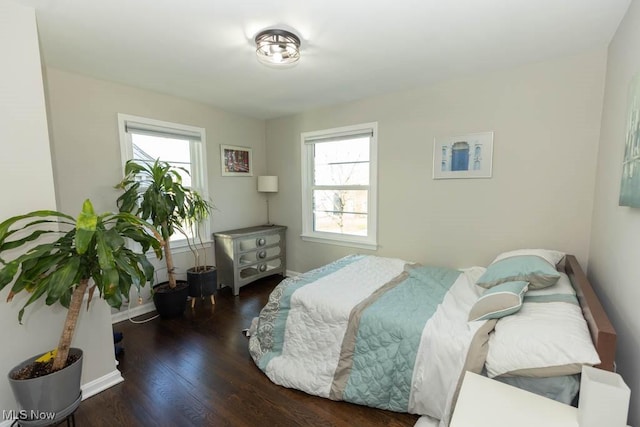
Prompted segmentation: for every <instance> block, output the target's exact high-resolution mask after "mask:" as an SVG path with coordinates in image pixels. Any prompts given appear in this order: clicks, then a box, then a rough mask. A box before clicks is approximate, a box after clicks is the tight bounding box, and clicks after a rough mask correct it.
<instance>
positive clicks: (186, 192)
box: [116, 159, 211, 288]
mask: <svg viewBox="0 0 640 427" xmlns="http://www.w3.org/2000/svg"><path fill="white" fill-rule="evenodd" d="M181 171H182V173H186V174H188V173H189V172H188V171H187V170H186V169H184V168H177V167H174V166H171V165H170V164H169V163H167V162H163V161H160V160H159V159H157V160H156V161H154V162H153V163H146V162H136V161H135V160H129V161H128V162H127V163H126V165H125V176H124V178H123V180H122V181H121V182H120V183H119V184H118V185H116V188H119V189H122V190H124V193H123V194H122V195H121V196H120V197H119V198H118V208H119V209H120V211H121V212H131V213H133V214H134V215H136V216H138V217H140V218H141V219H143V220H147V221H149V222H150V223H151V224H153V225H154V226H155V227H156V228H157V229H158V230H159V231H160V233H161V234H162V238H163V239H164V241H165V246H164V258H165V261H166V265H167V273H168V276H169V287H171V288H175V287H176V276H175V267H174V264H173V257H172V255H171V247H170V244H169V239H170V237H171V236H172V235H173V234H174V233H175V232H176V231H178V232H181V233H183V234H185V237H187V238H188V235H187V234H186V233H185V229H184V227H185V225H187V226H188V225H189V224H190V223H194V222H195V223H198V222H200V221H201V220H202V219H204V218H206V216H208V212H210V210H211V205H210V204H209V203H208V202H207V201H206V200H204V199H203V198H202V197H201V196H200V194H199V193H198V192H197V191H195V190H192V189H190V188H188V187H185V186H183V185H182V175H181ZM205 211H206V215H205Z"/></svg>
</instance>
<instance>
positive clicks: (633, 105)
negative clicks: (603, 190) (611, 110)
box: [618, 73, 640, 208]
mask: <svg viewBox="0 0 640 427" xmlns="http://www.w3.org/2000/svg"><path fill="white" fill-rule="evenodd" d="M625 138H626V139H625V144H624V159H623V160H622V179H621V180H620V199H619V201H618V205H620V206H629V207H632V208H640V73H638V74H636V75H635V77H634V78H633V80H631V86H630V88H629V106H628V108H627V129H626V132H625Z"/></svg>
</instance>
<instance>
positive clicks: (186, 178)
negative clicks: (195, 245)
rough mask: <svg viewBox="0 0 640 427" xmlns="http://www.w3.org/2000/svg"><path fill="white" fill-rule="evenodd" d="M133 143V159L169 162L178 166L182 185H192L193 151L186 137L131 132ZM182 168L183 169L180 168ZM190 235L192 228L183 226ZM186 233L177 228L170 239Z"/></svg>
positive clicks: (181, 238) (180, 236)
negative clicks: (177, 137)
mask: <svg viewBox="0 0 640 427" xmlns="http://www.w3.org/2000/svg"><path fill="white" fill-rule="evenodd" d="M131 142H132V145H133V159H134V160H137V161H142V162H145V163H153V162H154V161H155V160H156V159H160V160H161V161H164V162H168V163H169V164H170V165H171V166H173V167H175V168H177V169H176V170H177V172H178V173H179V174H180V176H181V177H182V185H184V186H185V187H191V182H192V180H191V173H192V171H191V169H192V168H191V151H190V143H189V141H187V140H184V139H175V138H169V137H161V136H156V135H144V134H137V133H131ZM180 168H182V169H180ZM183 169H185V170H186V172H185V170H183ZM183 229H184V231H186V232H187V235H188V236H189V237H193V236H192V233H191V230H189V229H188V228H187V227H183ZM184 238H185V236H184V234H182V233H181V232H179V231H178V230H175V232H174V234H173V235H172V236H171V237H170V238H169V240H170V241H172V242H173V241H178V240H183V239H184Z"/></svg>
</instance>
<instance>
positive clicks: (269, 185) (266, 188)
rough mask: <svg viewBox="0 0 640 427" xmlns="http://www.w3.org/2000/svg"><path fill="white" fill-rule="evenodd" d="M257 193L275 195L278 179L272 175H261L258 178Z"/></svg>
mask: <svg viewBox="0 0 640 427" xmlns="http://www.w3.org/2000/svg"><path fill="white" fill-rule="evenodd" d="M258 191H259V192H260V193H277V192H278V177H277V176H272V175H263V176H259V177H258Z"/></svg>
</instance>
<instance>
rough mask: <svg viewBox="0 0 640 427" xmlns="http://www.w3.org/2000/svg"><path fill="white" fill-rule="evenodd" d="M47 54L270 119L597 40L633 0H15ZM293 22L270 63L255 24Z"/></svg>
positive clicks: (70, 65)
mask: <svg viewBox="0 0 640 427" xmlns="http://www.w3.org/2000/svg"><path fill="white" fill-rule="evenodd" d="M13 1H15V2H17V3H20V4H23V5H27V6H31V7H34V8H35V9H36V13H37V20H38V28H39V32H40V39H41V46H42V51H43V57H44V62H45V63H46V65H48V66H51V67H56V68H60V69H63V70H68V71H72V72H75V73H79V74H84V75H88V76H93V77H96V78H100V79H104V80H111V81H116V82H121V83H125V84H128V85H132V86H137V87H142V88H146V89H150V90H154V91H158V92H163V93H167V94H171V95H176V96H180V97H184V98H189V99H193V100H197V101H201V102H204V103H207V104H210V105H214V106H217V107H219V108H222V109H224V110H227V111H231V112H236V113H240V114H243V115H247V116H252V117H257V118H273V117H279V116H284V115H288V114H292V113H296V112H299V111H303V110H307V109H311V108H316V107H321V106H326V105H331V104H337V103H341V102H345V101H351V100H355V99H359V98H364V97H368V96H371V95H375V94H380V93H385V92H391V91H397V90H402V89H407V88H410V87H413V86H417V85H423V84H428V83H433V82H435V81H439V80H444V79H447V78H451V77H454V76H463V75H469V74H472V73H482V72H487V71H490V70H494V69H499V68H505V67H510V66H515V65H518V64H522V63H526V62H531V61H538V60H542V59H546V58H552V57H559V56H564V55H570V54H572V53H577V52H581V51H585V50H588V49H593V48H598V47H604V46H606V45H607V44H608V43H609V41H610V40H611V38H612V37H613V34H614V33H615V30H616V28H617V26H618V24H619V23H620V20H621V19H622V17H623V15H624V13H625V11H626V10H627V7H628V6H629V3H630V0H395V1H390V0H384V1H383V0H369V1H366V0H271V1H264V0H231V1H220V0H100V1H99V0H13ZM271 27H280V28H285V29H292V30H294V32H295V33H296V34H298V35H299V36H300V38H301V40H302V48H301V60H300V62H299V63H298V65H296V66H295V67H293V68H290V69H273V68H268V67H266V66H264V65H262V64H260V63H259V62H258V61H257V59H256V58H255V54H254V50H255V46H254V43H253V36H254V35H255V34H256V33H257V32H259V31H260V30H262V29H265V28H271Z"/></svg>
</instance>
